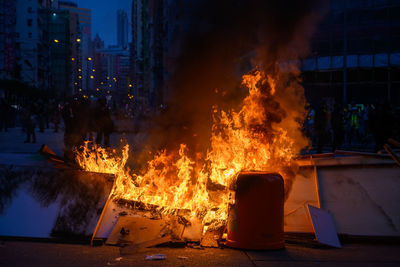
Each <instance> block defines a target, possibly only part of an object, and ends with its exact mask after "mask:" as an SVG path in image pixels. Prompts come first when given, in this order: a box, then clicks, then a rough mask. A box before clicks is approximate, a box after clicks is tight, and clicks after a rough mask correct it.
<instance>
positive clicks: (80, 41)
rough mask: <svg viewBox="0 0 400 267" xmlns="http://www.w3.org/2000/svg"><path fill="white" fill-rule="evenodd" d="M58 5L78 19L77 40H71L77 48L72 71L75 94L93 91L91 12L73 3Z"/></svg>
mask: <svg viewBox="0 0 400 267" xmlns="http://www.w3.org/2000/svg"><path fill="white" fill-rule="evenodd" d="M58 4H59V9H61V10H67V11H69V13H70V14H71V15H72V16H77V18H78V25H79V33H78V34H77V38H76V39H75V40H72V42H75V44H74V45H76V46H77V48H76V49H77V52H76V58H75V57H74V60H76V62H77V63H75V65H74V69H73V70H72V73H73V76H72V80H73V84H74V89H75V93H82V92H89V91H93V90H94V79H93V78H91V77H93V57H94V54H93V53H94V51H93V44H92V38H91V10H90V9H88V8H81V7H78V5H77V4H76V3H74V2H66V1H59V2H58ZM73 50H74V49H73ZM71 60H72V58H71Z"/></svg>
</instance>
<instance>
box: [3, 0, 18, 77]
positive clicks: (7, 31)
mask: <svg viewBox="0 0 400 267" xmlns="http://www.w3.org/2000/svg"><path fill="white" fill-rule="evenodd" d="M16 4H17V1H16V0H0V79H12V78H16V76H18V73H17V71H18V70H17V69H16V66H17V65H16V49H15V37H16V34H15V33H16V27H15V24H16V20H17V13H16V12H17V6H16Z"/></svg>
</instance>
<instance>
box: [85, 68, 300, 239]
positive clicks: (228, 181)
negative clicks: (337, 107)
mask: <svg viewBox="0 0 400 267" xmlns="http://www.w3.org/2000/svg"><path fill="white" fill-rule="evenodd" d="M243 86H245V87H246V88H247V89H248V96H247V97H245V98H244V100H243V103H242V105H241V108H240V110H239V111H235V110H230V111H223V110H219V109H218V108H217V107H215V109H214V124H213V127H212V136H211V141H210V143H211V147H210V149H209V150H208V152H207V154H206V155H205V156H203V157H201V155H197V157H196V158H191V157H190V156H189V152H188V148H187V146H186V145H185V144H181V145H180V149H179V151H178V153H174V152H172V153H171V152H167V151H166V150H162V151H160V152H159V153H158V154H157V155H156V156H155V157H154V158H153V159H152V160H151V161H150V162H148V166H147V168H146V170H145V171H144V172H143V173H140V172H139V173H135V172H134V171H132V170H129V169H128V168H125V165H126V162H127V160H128V150H129V146H128V145H126V146H125V147H124V149H123V150H122V156H115V155H112V154H110V153H109V152H107V151H106V150H104V149H102V148H96V147H95V148H94V149H91V148H90V147H89V146H88V144H86V146H85V147H83V150H82V152H81V153H78V155H77V161H78V163H79V164H80V166H81V167H82V168H84V169H85V170H88V171H97V172H105V173H112V174H114V175H115V176H116V181H115V184H114V188H113V192H112V194H111V198H112V199H113V200H114V201H115V202H116V203H119V204H125V206H129V207H130V208H131V209H134V210H144V211H146V210H147V211H151V212H152V214H153V216H154V214H158V216H157V217H159V218H162V219H164V217H165V216H171V215H173V216H181V217H182V218H184V219H183V220H185V221H187V222H190V221H192V220H194V219H197V220H199V221H200V222H201V224H200V225H201V229H202V232H203V234H204V235H203V237H202V244H204V245H205V246H215V244H216V243H215V236H217V237H218V238H217V239H219V238H220V237H221V236H222V233H223V230H224V229H225V225H226V222H227V218H228V206H229V204H232V203H233V202H234V197H233V194H234V190H233V189H234V188H233V187H232V185H233V184H234V183H235V179H236V177H237V175H238V174H239V173H240V172H241V171H242V170H259V171H268V172H277V173H281V174H282V176H283V177H286V179H292V178H293V174H294V173H293V171H292V170H293V168H295V163H294V157H295V156H296V154H297V153H298V150H297V149H296V145H295V140H294V139H293V138H292V137H291V135H290V134H288V132H287V130H286V129H284V128H282V127H281V126H280V125H279V124H278V123H277V122H278V121H279V119H276V118H275V121H274V118H271V117H272V115H273V114H270V113H269V112H268V111H266V109H265V108H264V104H265V102H266V101H268V98H271V97H273V95H274V94H275V90H276V89H275V83H274V82H273V80H272V78H271V77H270V76H265V74H264V73H263V72H261V71H254V72H252V73H250V74H247V75H245V76H244V77H243ZM278 105H279V104H278ZM271 120H272V121H271ZM293 123H297V131H300V121H299V122H293ZM266 124H267V125H269V128H270V129H271V130H269V131H267V130H266V129H265V126H264V125H266ZM286 187H287V188H286V190H290V182H287V183H286ZM117 225H118V224H117ZM116 227H117V226H116ZM118 232H119V230H118ZM180 236H182V234H181V235H180ZM210 237H211V238H210ZM212 240H213V241H214V243H213V242H212Z"/></svg>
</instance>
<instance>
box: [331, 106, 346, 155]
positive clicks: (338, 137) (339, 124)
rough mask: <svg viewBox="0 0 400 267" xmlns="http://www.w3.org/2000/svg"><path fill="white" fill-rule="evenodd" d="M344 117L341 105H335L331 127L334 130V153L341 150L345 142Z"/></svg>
mask: <svg viewBox="0 0 400 267" xmlns="http://www.w3.org/2000/svg"><path fill="white" fill-rule="evenodd" d="M343 116H344V115H343V109H342V108H341V106H340V105H338V104H335V108H334V110H333V112H332V116H331V125H332V130H333V144H332V150H333V151H335V150H338V149H340V148H341V147H342V144H343V141H344V132H345V125H344V119H343Z"/></svg>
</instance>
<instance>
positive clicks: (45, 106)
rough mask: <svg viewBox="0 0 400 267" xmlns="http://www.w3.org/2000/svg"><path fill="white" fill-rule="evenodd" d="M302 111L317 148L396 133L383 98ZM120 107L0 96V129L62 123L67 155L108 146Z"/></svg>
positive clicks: (395, 118) (31, 133) (31, 131)
mask: <svg viewBox="0 0 400 267" xmlns="http://www.w3.org/2000/svg"><path fill="white" fill-rule="evenodd" d="M307 110H308V116H307V118H306V120H305V122H304V131H305V134H306V135H307V136H308V137H309V139H310V141H311V143H312V146H313V148H314V149H315V150H316V152H317V153H322V152H327V150H332V151H334V150H339V149H349V150H352V149H355V148H356V149H357V147H359V148H360V147H362V148H368V149H369V150H372V149H375V151H379V150H381V149H382V148H383V146H384V144H385V142H387V139H388V138H390V137H392V138H398V137H400V126H399V123H400V113H399V110H397V113H396V110H395V109H393V108H392V107H391V106H390V105H389V104H388V103H382V104H377V105H371V104H368V105H363V104H349V105H346V106H342V105H340V104H332V102H326V101H323V102H321V103H320V104H319V105H316V106H311V105H309V106H308V109H307ZM123 111H125V110H122V111H120V112H117V111H116V110H114V111H113V114H114V115H115V116H112V115H111V111H110V106H109V105H107V101H106V99H105V98H98V99H90V98H87V97H82V96H74V97H72V98H70V99H68V100H66V101H63V102H61V101H57V100H55V99H50V100H44V99H41V98H37V99H29V98H28V99H25V100H24V101H23V103H21V104H20V105H13V106H12V105H10V104H9V103H7V101H6V99H5V98H0V131H7V130H8V128H9V127H14V126H15V125H20V126H22V129H23V131H24V132H25V133H26V140H25V143H30V142H32V143H35V142H36V128H38V132H39V133H40V132H44V129H49V127H50V124H51V125H52V126H53V131H54V132H55V133H57V132H58V131H59V130H60V128H61V127H60V126H61V125H62V126H63V127H62V128H63V130H64V147H65V155H66V156H71V155H72V151H73V149H74V148H75V147H79V146H81V145H82V144H83V143H84V141H86V140H89V141H93V142H94V143H96V144H99V145H101V146H103V147H109V146H110V135H111V133H112V132H113V131H114V130H115V129H114V128H115V127H114V121H113V119H112V117H118V118H119V117H121V112H122V113H123ZM139 113H140V112H139ZM137 114H138V113H136V115H137ZM122 117H124V116H122ZM125 117H126V116H125ZM129 118H130V119H132V118H133V117H129ZM135 118H141V117H140V115H137V116H135ZM125 119H126V118H125ZM132 120H133V119H132ZM136 124H137V123H136ZM95 134H96V137H94V136H95Z"/></svg>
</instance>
